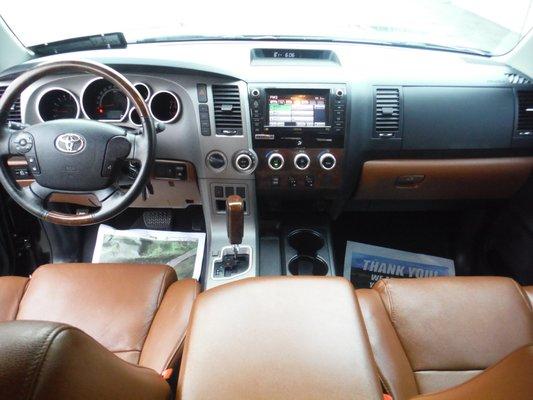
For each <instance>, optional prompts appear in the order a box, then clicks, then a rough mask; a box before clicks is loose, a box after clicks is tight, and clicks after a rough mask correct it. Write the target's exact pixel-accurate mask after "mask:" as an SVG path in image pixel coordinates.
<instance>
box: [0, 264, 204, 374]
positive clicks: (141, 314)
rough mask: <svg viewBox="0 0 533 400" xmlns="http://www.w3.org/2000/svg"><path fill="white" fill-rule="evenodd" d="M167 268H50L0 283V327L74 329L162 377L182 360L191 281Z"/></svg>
mask: <svg viewBox="0 0 533 400" xmlns="http://www.w3.org/2000/svg"><path fill="white" fill-rule="evenodd" d="M176 279H177V277H176V273H175V271H174V269H172V268H171V267H169V266H166V265H147V264H143V265H139V264H50V265H45V266H42V267H40V268H38V269H37V270H36V271H35V272H34V273H33V275H32V277H31V279H27V278H18V277H2V278H0V321H2V320H3V321H9V320H38V321H51V322H59V323H63V324H68V325H72V326H74V327H76V328H78V329H81V330H82V331H84V332H85V333H87V334H88V335H89V336H91V337H92V338H93V339H95V340H96V341H98V342H99V343H100V344H102V345H103V346H104V347H106V348H107V349H108V350H110V351H111V352H113V353H115V354H116V355H117V356H119V357H120V358H122V359H123V360H126V361H128V362H131V363H133V364H139V365H141V366H146V367H149V368H152V369H154V370H156V371H157V372H159V373H161V372H163V371H164V370H165V369H166V368H168V367H172V366H173V365H174V364H175V362H176V361H177V358H178V357H179V355H180V354H181V350H182V345H183V342H184V336H185V332H186V328H187V325H188V320H189V315H190V310H191V308H192V304H193V302H194V299H195V298H196V295H197V294H198V292H199V286H198V282H196V281H195V280H192V279H185V280H183V281H179V282H176Z"/></svg>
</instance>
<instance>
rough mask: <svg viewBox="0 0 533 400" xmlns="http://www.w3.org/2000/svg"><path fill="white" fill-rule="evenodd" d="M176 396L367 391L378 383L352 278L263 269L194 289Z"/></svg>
mask: <svg viewBox="0 0 533 400" xmlns="http://www.w3.org/2000/svg"><path fill="white" fill-rule="evenodd" d="M189 332H190V333H189V335H188V336H187V345H186V347H185V351H184V355H183V361H182V365H181V368H180V379H179V380H178V393H177V398H178V399H180V400H196V399H202V400H205V399H217V400H239V399H277V400H284V399H287V400H289V399H290V400H304V399H305V400H311V399H317V400H318V399H320V400H322V399H329V400H333V399H342V400H345V399H365V400H372V399H375V400H381V399H382V398H383V394H382V390H381V387H380V385H379V379H378V377H377V373H376V371H375V368H374V365H373V361H372V355H371V352H370V345H369V343H368V339H367V336H366V332H365V328H364V325H363V321H362V317H361V313H360V311H359V308H358V306H357V299H356V298H355V295H354V291H353V288H352V286H351V284H350V283H349V282H348V281H347V280H345V279H341V278H326V277H320V278H319V277H268V278H267V277H261V278H249V279H243V280H241V281H238V282H234V283H229V284H226V285H223V286H219V287H217V288H215V289H211V290H208V291H206V292H203V293H202V294H201V295H200V296H198V300H197V301H196V303H195V305H194V311H193V313H192V317H191V323H190V331H189Z"/></svg>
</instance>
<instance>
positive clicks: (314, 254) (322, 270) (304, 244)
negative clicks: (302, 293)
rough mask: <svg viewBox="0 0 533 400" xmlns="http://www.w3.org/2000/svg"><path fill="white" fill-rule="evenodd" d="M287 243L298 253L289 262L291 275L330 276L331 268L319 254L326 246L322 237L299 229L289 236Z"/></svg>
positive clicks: (313, 232)
mask: <svg viewBox="0 0 533 400" xmlns="http://www.w3.org/2000/svg"><path fill="white" fill-rule="evenodd" d="M287 243H288V244H289V246H290V247H292V248H293V249H294V250H295V251H296V255H295V256H294V257H293V258H292V259H291V260H290V261H289V265H288V270H289V273H290V274H291V275H315V276H324V275H327V274H328V271H329V267H328V264H327V263H326V262H325V261H324V259H323V258H322V257H320V256H318V253H319V251H320V250H322V248H323V247H324V245H325V241H324V238H323V237H322V235H321V234H320V233H318V232H316V231H313V230H311V229H298V230H295V231H293V232H291V233H290V234H289V236H288V237H287Z"/></svg>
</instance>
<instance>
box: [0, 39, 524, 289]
mask: <svg viewBox="0 0 533 400" xmlns="http://www.w3.org/2000/svg"><path fill="white" fill-rule="evenodd" d="M71 58H88V59H92V60H95V61H99V62H102V63H104V64H107V65H109V66H111V67H113V68H115V69H117V70H118V71H119V72H121V73H123V74H124V75H125V76H126V78H128V79H129V80H130V81H131V82H132V83H134V84H135V86H136V88H137V89H138V91H139V92H140V93H141V95H142V96H143V98H144V99H145V101H146V102H147V104H148V107H149V110H150V113H151V115H152V117H153V118H154V120H155V121H156V122H158V124H159V126H160V130H161V132H160V133H158V136H157V152H156V158H157V160H156V163H155V166H154V171H153V179H152V185H153V189H152V191H151V193H149V195H147V196H144V197H143V198H139V199H138V200H137V201H136V202H135V203H134V205H133V206H134V207H150V208H184V207H187V206H188V205H191V204H202V206H203V212H204V216H205V219H206V221H208V223H207V224H206V225H207V230H208V237H209V241H210V246H209V247H208V248H211V249H221V248H223V247H224V244H225V243H226V235H225V229H226V227H225V204H226V203H225V199H226V198H227V197H228V196H229V195H231V194H239V195H241V197H243V199H244V201H245V219H246V221H248V222H247V223H246V224H245V228H244V229H245V235H244V236H245V238H246V239H245V243H244V246H249V247H250V249H252V250H253V249H256V248H257V237H258V232H257V231H258V227H257V223H255V221H257V218H258V206H261V207H265V208H268V207H269V206H272V207H278V208H279V207H282V208H283V207H287V208H288V207H290V205H294V204H296V207H300V206H301V207H304V206H306V205H308V204H319V205H320V207H321V208H325V209H327V210H329V211H330V212H331V213H335V212H339V210H342V209H345V208H348V207H365V208H372V207H373V206H375V205H376V204H381V203H383V202H389V203H391V204H399V203H402V202H406V201H426V202H435V201H441V200H479V199H484V200H486V199H501V198H509V197H510V196H512V194H513V193H515V192H516V191H517V190H518V189H519V188H520V187H521V186H522V185H523V184H524V182H525V181H526V180H527V178H528V176H529V173H530V171H531V168H532V166H533V157H531V156H530V155H531V149H532V148H533V82H532V81H531V80H530V79H529V78H528V77H527V76H524V75H523V74H521V73H520V72H519V71H516V70H514V69H512V68H510V67H509V66H506V65H504V64H500V63H498V62H496V61H494V60H492V59H491V58H490V57H484V56H476V55H469V54H463V53H455V52H446V51H435V50H423V49H415V48H402V47H393V46H383V45H371V44H353V43H319V42H317V43H312V42H311V43H307V42H306V43H302V42H281V43H280V42H275V41H272V42H269V41H255V42H254V41H206V42H173V43H155V44H150V43H145V44H135V45H130V46H128V47H127V48H125V49H110V50H95V51H86V52H78V53H69V54H62V55H55V56H50V57H45V58H43V59H37V60H35V61H30V62H27V63H25V64H22V65H20V66H17V67H14V68H12V69H10V70H8V71H6V72H5V73H4V75H3V76H2V77H0V90H2V87H3V86H7V85H8V84H9V82H10V81H11V80H12V79H14V78H15V77H16V76H17V75H18V74H20V73H21V72H23V71H24V70H26V69H28V68H30V67H31V66H32V65H34V64H35V63H36V62H41V61H46V60H56V59H71ZM64 117H69V118H86V119H95V120H100V121H104V122H108V123H111V124H116V125H120V126H124V127H126V128H130V129H139V126H140V124H139V119H138V115H137V113H136V110H134V109H133V108H132V106H131V104H129V101H128V100H127V98H126V97H125V96H124V95H122V94H121V93H120V92H118V91H117V90H116V89H115V88H114V87H113V86H112V85H111V84H109V83H108V82H106V81H104V80H103V79H101V78H95V77H94V76H90V75H78V74H71V73H69V72H68V71H65V73H64V74H61V75H55V76H50V77H46V78H43V79H41V80H39V81H37V82H36V83H34V84H33V85H32V86H30V87H29V88H28V89H26V90H25V91H24V92H23V93H22V95H21V97H20V101H19V102H18V103H17V104H15V108H14V109H13V110H12V115H11V119H12V120H15V121H17V120H18V121H19V122H22V123H25V124H37V123H40V122H43V121H47V120H50V119H55V118H64ZM163 125H164V126H163ZM24 161H25V160H24V159H22V160H21V159H16V160H12V161H11V163H10V165H11V167H12V171H13V174H14V177H15V178H16V179H17V180H19V181H20V183H21V184H25V183H27V182H31V178H32V173H33V172H32V170H31V165H27V163H26V164H25V163H24ZM252 250H251V251H250V252H251V258H252V260H253V261H252V262H251V267H250V269H249V270H247V271H244V272H243V273H242V277H244V276H254V275H255V274H256V270H255V269H256V267H257V263H256V261H255V260H254V257H256V256H257V254H256V253H257V252H255V254H254V252H253V251H252ZM219 256H220V253H219V252H217V251H213V253H212V254H210V255H209V260H210V261H209V262H210V263H213V260H216V259H217V257H219ZM209 280H210V281H211V282H212V285H216V284H218V283H217V282H219V281H224V277H223V276H217V275H216V271H210V272H209Z"/></svg>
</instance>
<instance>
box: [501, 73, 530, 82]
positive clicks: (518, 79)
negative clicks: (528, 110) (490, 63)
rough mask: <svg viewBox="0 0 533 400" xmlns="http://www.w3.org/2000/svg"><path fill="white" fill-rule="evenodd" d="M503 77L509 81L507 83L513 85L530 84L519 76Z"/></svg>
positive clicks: (513, 74)
mask: <svg viewBox="0 0 533 400" xmlns="http://www.w3.org/2000/svg"><path fill="white" fill-rule="evenodd" d="M505 76H506V77H507V79H508V80H509V83H512V84H513V85H529V84H530V83H531V80H529V79H528V78H526V77H525V76H523V75H520V74H515V73H507V74H505Z"/></svg>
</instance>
